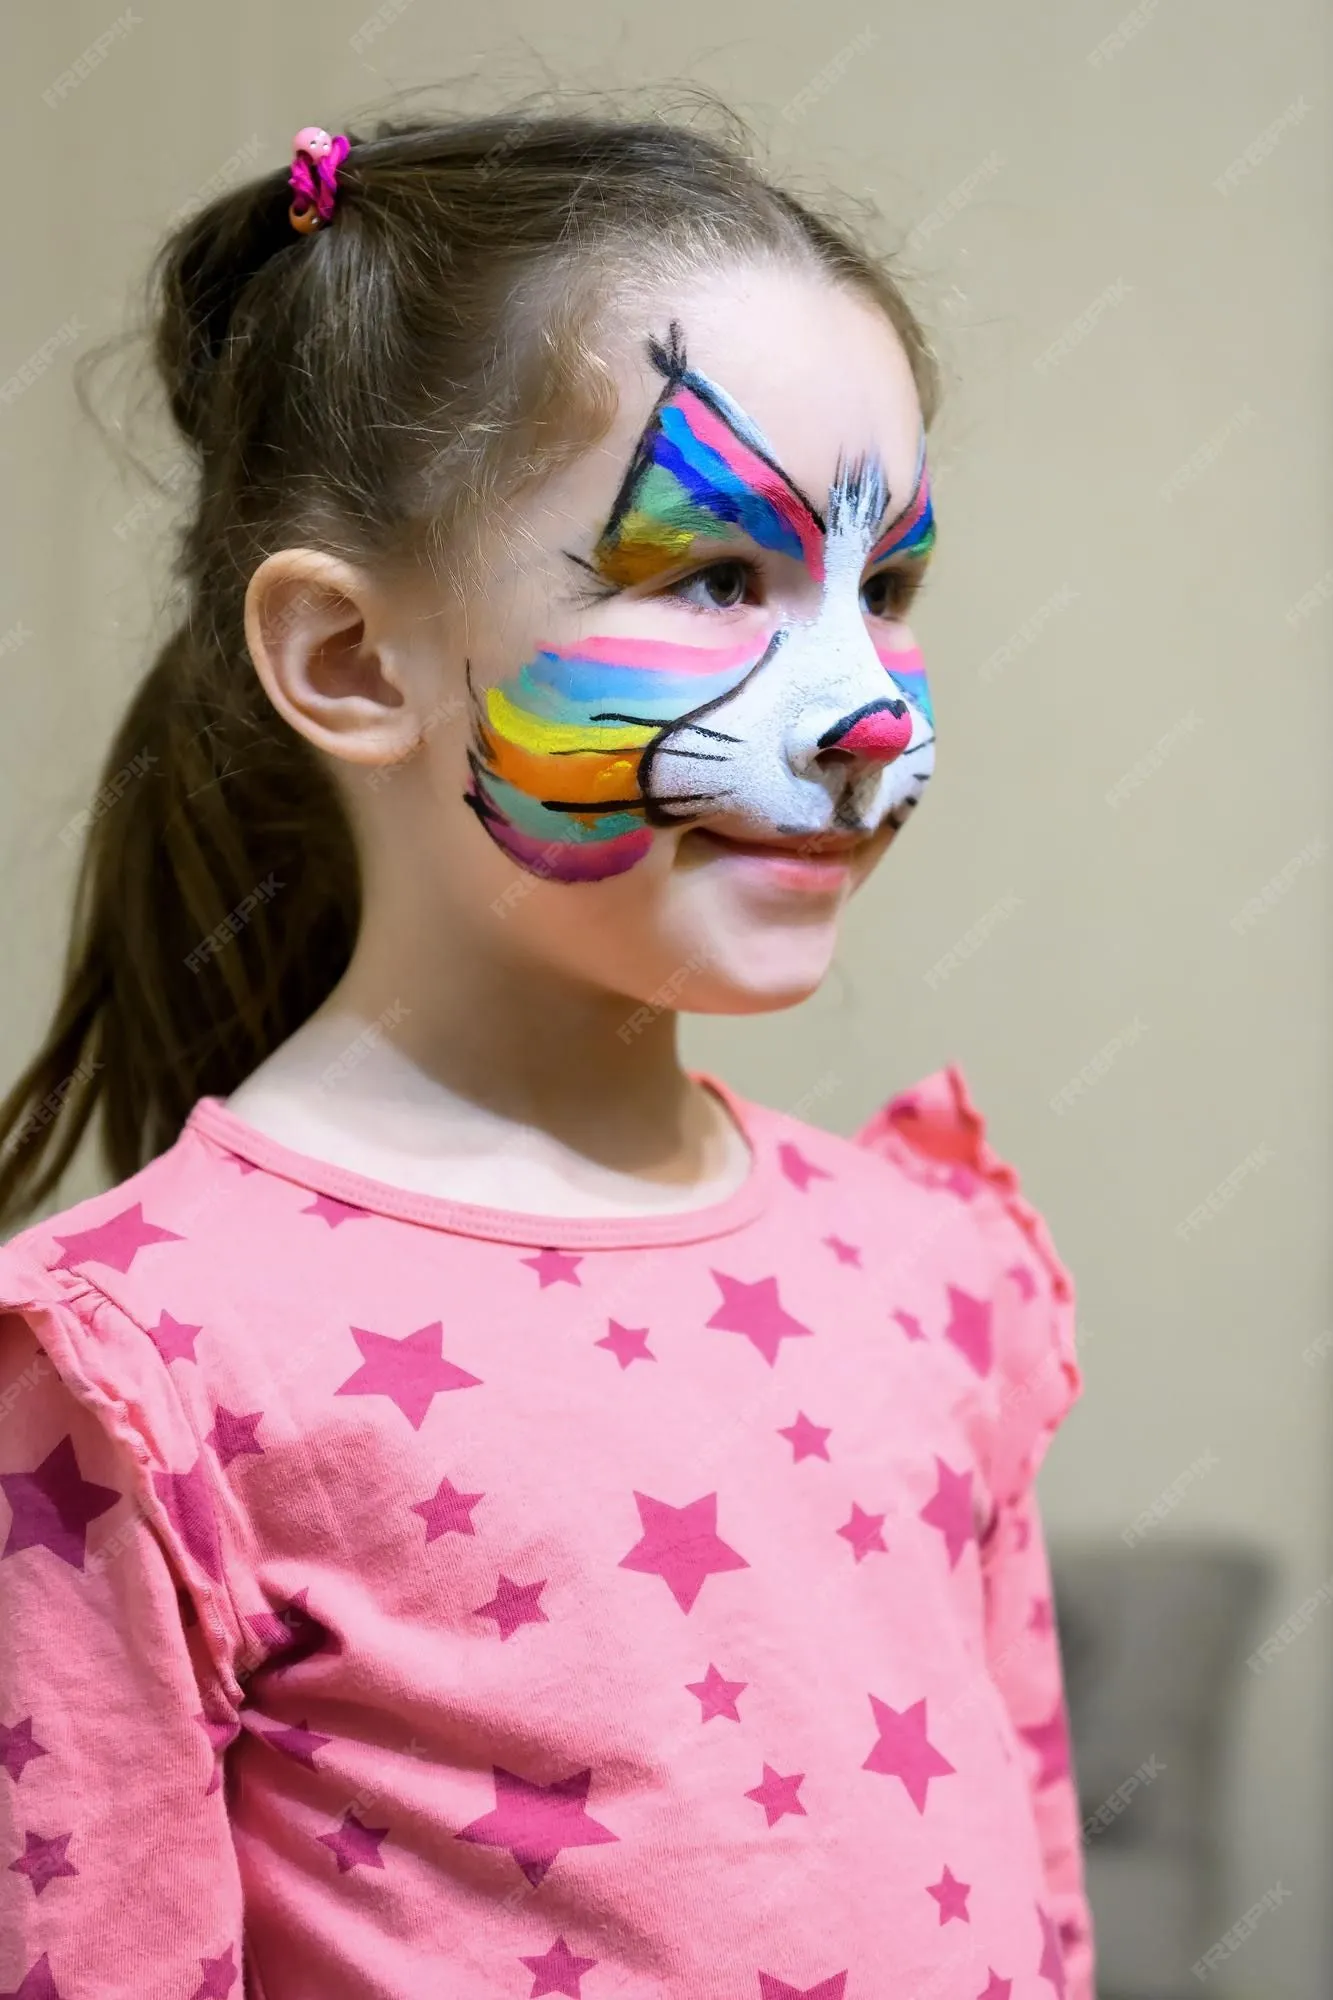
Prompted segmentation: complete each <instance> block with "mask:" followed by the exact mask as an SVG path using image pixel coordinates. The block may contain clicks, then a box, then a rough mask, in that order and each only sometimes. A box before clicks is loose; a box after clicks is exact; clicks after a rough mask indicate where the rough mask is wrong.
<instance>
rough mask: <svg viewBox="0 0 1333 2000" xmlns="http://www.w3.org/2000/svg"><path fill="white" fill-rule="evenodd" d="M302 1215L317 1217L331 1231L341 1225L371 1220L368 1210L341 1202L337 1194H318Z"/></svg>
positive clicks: (303, 1210)
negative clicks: (326, 1224) (325, 1223)
mask: <svg viewBox="0 0 1333 2000" xmlns="http://www.w3.org/2000/svg"><path fill="white" fill-rule="evenodd" d="M301 1213H302V1215H317V1216H318V1217H319V1218H320V1221H321V1222H327V1223H328V1225H329V1228H330V1229H337V1228H338V1226H339V1224H340V1223H344V1222H356V1221H358V1220H366V1219H368V1218H369V1216H370V1213H371V1211H370V1210H369V1209H368V1208H358V1207H357V1206H356V1205H355V1203H353V1202H350V1201H339V1199H338V1197H337V1195H336V1194H317V1195H316V1196H315V1199H314V1200H313V1201H312V1202H311V1203H310V1205H309V1207H308V1208H303V1209H302V1210H301Z"/></svg>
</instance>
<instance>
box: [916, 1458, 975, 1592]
mask: <svg viewBox="0 0 1333 2000" xmlns="http://www.w3.org/2000/svg"><path fill="white" fill-rule="evenodd" d="M935 1474H936V1480H937V1484H936V1487H935V1491H934V1493H933V1494H932V1495H931V1497H930V1499H929V1500H928V1501H927V1502H926V1504H925V1506H924V1507H923V1508H922V1509H921V1519H922V1520H923V1521H928V1522H929V1523H930V1525H931V1527H932V1528H938V1529H939V1531H940V1533H941V1534H942V1535H943V1537H944V1546H945V1548H946V1549H947V1550H948V1552H949V1568H950V1569H956V1568H957V1567H958V1558H959V1556H961V1555H962V1553H963V1550H964V1549H965V1548H966V1547H967V1545H968V1543H969V1542H970V1541H971V1540H972V1539H973V1534H974V1523H973V1520H972V1474H971V1473H970V1472H955V1471H953V1469H952V1468H951V1467H950V1466H948V1465H946V1464H945V1462H944V1460H943V1459H942V1458H941V1457H940V1456H939V1454H938V1453H936V1456H935Z"/></svg>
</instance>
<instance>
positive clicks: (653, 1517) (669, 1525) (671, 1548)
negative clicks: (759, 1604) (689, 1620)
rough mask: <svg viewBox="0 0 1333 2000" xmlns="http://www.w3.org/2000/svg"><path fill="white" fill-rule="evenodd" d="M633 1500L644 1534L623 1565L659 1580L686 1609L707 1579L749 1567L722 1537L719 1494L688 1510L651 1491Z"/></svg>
mask: <svg viewBox="0 0 1333 2000" xmlns="http://www.w3.org/2000/svg"><path fill="white" fill-rule="evenodd" d="M634 1499H635V1502H636V1504H637V1506H638V1509H639V1520H640V1522H641V1523H642V1526H643V1534H642V1535H641V1536H640V1538H639V1540H638V1541H637V1542H636V1543H635V1544H634V1547H633V1548H632V1549H631V1550H630V1552H629V1554H628V1555H626V1556H622V1557H621V1558H620V1563H619V1567H620V1568H621V1569H636V1570H642V1571H644V1572H645V1574H647V1575H649V1576H660V1577H661V1578H662V1580H663V1582H664V1583H665V1584H666V1586H667V1588H668V1590H669V1591H670V1592H671V1595H672V1596H673V1597H674V1598H675V1600H676V1602H677V1604H678V1605H679V1606H680V1608H681V1610H682V1611H689V1610H690V1608H691V1607H692V1605H693V1604H694V1600H695V1599H696V1597H697V1596H698V1595H699V1592H700V1591H701V1590H702V1589H703V1586H704V1582H705V1580H706V1579H707V1578H708V1577H710V1576H713V1575H715V1574H717V1573H718V1572H719V1571H721V1570H727V1569H748V1568H749V1567H750V1565H749V1563H748V1562H747V1561H746V1560H745V1557H744V1556H742V1555H738V1554H737V1553H736V1550H735V1549H733V1548H731V1547H729V1545H728V1544H727V1543H726V1542H724V1541H723V1540H722V1539H721V1537H720V1536H719V1535H718V1533H717V1495H716V1493H705V1494H704V1496H703V1498H702V1499H700V1500H691V1501H690V1502H689V1504H688V1505H687V1506H684V1507H672V1506H669V1505H668V1503H667V1502H666V1501H665V1500H654V1499H652V1498H651V1497H650V1496H649V1495H648V1494H647V1493H638V1492H636V1493H635V1495H634Z"/></svg>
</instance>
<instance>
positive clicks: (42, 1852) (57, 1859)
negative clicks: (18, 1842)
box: [9, 1832, 79, 1896]
mask: <svg viewBox="0 0 1333 2000" xmlns="http://www.w3.org/2000/svg"><path fill="white" fill-rule="evenodd" d="M73 1838H74V1836H73V1834H70V1833H55V1834H52V1835H51V1836H50V1837H49V1838H45V1837H44V1836H43V1835H42V1834H40V1833H32V1832H25V1833H24V1836H23V1843H24V1845H23V1852H22V1854H20V1856H19V1858H18V1860H17V1861H11V1862H10V1864H9V1866H10V1869H11V1870H12V1871H13V1873H15V1874H16V1875H26V1876H27V1878H28V1880H29V1882H31V1884H32V1890H33V1894H34V1895H35V1896H40V1895H41V1893H42V1891H43V1889H49V1888H50V1886H51V1884H52V1883H53V1882H54V1881H56V1880H57V1879H58V1877H60V1876H61V1875H77V1874H78V1872H79V1871H78V1869H77V1868H76V1867H75V1866H74V1864H73V1863H72V1862H71V1861H67V1860H66V1859H65V1849H66V1848H67V1847H68V1846H69V1844H70V1841H71V1840H72V1839H73Z"/></svg>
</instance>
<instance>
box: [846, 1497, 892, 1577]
mask: <svg viewBox="0 0 1333 2000" xmlns="http://www.w3.org/2000/svg"><path fill="white" fill-rule="evenodd" d="M884 1520H885V1517H884V1515H883V1514H867V1513H866V1512H865V1510H864V1508H862V1507H858V1506H857V1504H856V1502H855V1500H853V1502H852V1518H851V1520H850V1521H844V1523H843V1525H842V1526H841V1527H840V1528H839V1529H838V1533H839V1534H840V1535H841V1536H842V1537H843V1538H844V1540H846V1541H849V1542H850V1543H851V1545H852V1554H853V1555H854V1556H855V1557H856V1560H857V1561H858V1562H860V1560H861V1558H862V1556H868V1555H869V1554H870V1552H871V1550H872V1549H883V1550H884V1552H885V1554H886V1555H887V1553H888V1543H887V1542H886V1541H885V1540H884V1537H883V1535H882V1534H881V1533H880V1529H881V1528H882V1527H883V1526H884Z"/></svg>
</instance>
